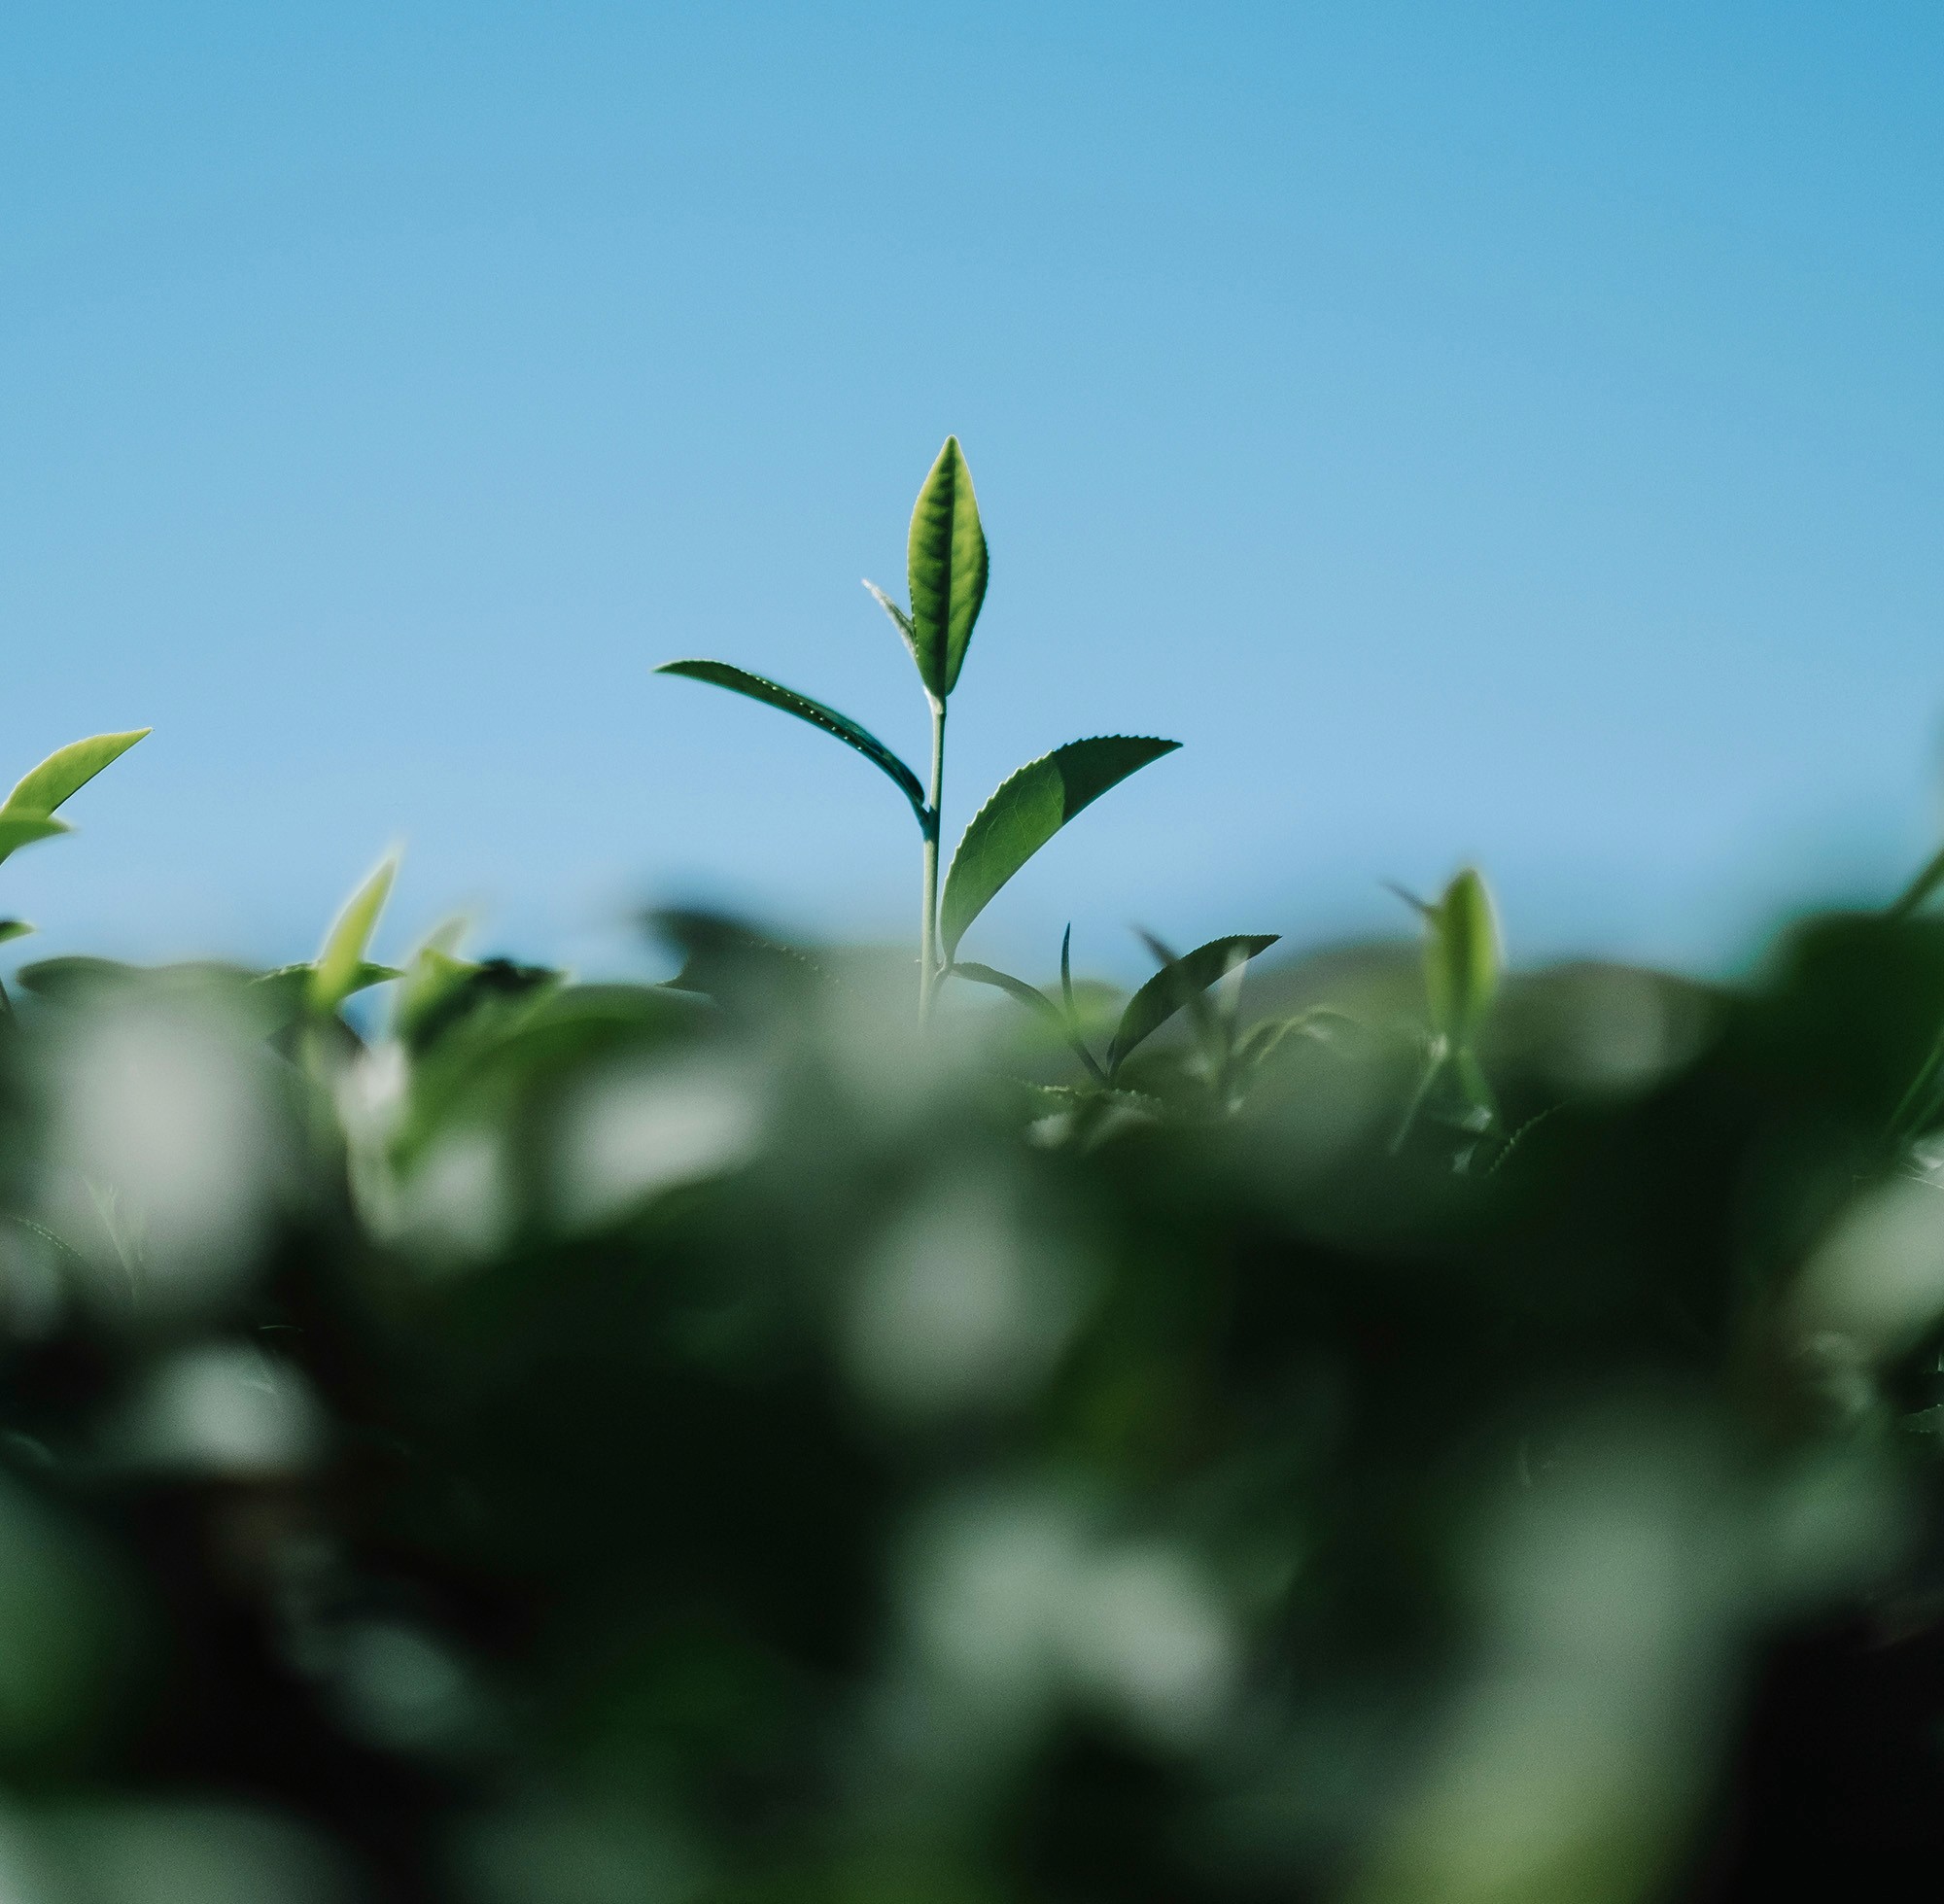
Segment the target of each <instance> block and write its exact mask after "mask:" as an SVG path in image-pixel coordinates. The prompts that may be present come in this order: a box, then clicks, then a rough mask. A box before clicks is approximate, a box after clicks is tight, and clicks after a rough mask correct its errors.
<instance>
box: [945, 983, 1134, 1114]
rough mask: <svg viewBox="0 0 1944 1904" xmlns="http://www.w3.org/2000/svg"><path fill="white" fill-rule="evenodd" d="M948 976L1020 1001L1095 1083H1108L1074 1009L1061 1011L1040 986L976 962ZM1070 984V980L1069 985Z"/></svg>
mask: <svg viewBox="0 0 1944 1904" xmlns="http://www.w3.org/2000/svg"><path fill="white" fill-rule="evenodd" d="M945 970H946V975H947V977H957V978H961V979H971V980H974V981H975V982H976V983H977V984H979V985H982V986H991V987H994V989H996V990H999V991H1003V992H1004V993H1006V995H1007V996H1008V997H1010V998H1015V999H1017V1000H1018V1001H1019V1002H1020V1003H1021V1004H1022V1005H1024V1007H1025V1008H1026V1009H1027V1010H1028V1011H1029V1012H1032V1013H1033V1014H1034V1015H1035V1016H1037V1017H1039V1018H1042V1019H1044V1020H1045V1021H1047V1023H1048V1024H1050V1025H1051V1026H1052V1027H1053V1028H1054V1030H1056V1031H1057V1032H1059V1036H1060V1038H1061V1040H1062V1041H1063V1042H1064V1043H1065V1044H1066V1045H1068V1046H1069V1047H1071V1049H1072V1052H1073V1055H1074V1056H1076V1057H1077V1058H1079V1060H1080V1061H1081V1063H1082V1064H1084V1065H1085V1066H1086V1067H1087V1073H1088V1075H1089V1076H1090V1077H1091V1078H1093V1080H1094V1082H1095V1083H1096V1084H1102V1085H1104V1084H1105V1083H1106V1082H1107V1077H1106V1073H1105V1072H1103V1071H1102V1070H1101V1069H1100V1066H1099V1064H1098V1062H1097V1061H1096V1060H1095V1058H1094V1054H1093V1053H1092V1052H1091V1051H1089V1050H1088V1049H1087V1041H1086V1040H1085V1039H1084V1038H1083V1037H1081V1035H1080V1024H1079V1021H1078V1020H1077V1018H1076V1017H1075V1016H1074V1014H1073V1012H1072V1010H1071V1009H1070V1007H1069V1009H1068V1010H1066V1011H1061V1010H1060V1008H1059V1006H1058V1005H1056V1004H1055V1003H1054V1002H1053V1000H1052V999H1051V998H1049V997H1048V996H1047V995H1046V993H1045V992H1043V991H1041V990H1040V988H1039V987H1037V986H1029V985H1027V984H1026V982H1025V981H1024V979H1016V978H1014V977H1013V976H1012V974H1011V973H1010V972H1001V971H999V970H998V969H997V968H996V967H994V966H990V965H981V964H979V963H978V962H977V961H976V960H973V959H967V960H965V961H964V962H963V963H960V964H955V965H948V966H947V967H946V968H945ZM1068 983H1069V985H1070V983H1071V982H1070V981H1069V982H1068Z"/></svg>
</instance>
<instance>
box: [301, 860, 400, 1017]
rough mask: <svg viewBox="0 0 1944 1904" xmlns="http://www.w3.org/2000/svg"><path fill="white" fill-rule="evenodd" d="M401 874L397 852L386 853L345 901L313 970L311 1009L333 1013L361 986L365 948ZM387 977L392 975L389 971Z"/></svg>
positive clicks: (309, 990)
mask: <svg viewBox="0 0 1944 1904" xmlns="http://www.w3.org/2000/svg"><path fill="white" fill-rule="evenodd" d="M398 874H399V856H398V854H397V853H387V854H386V856H385V857H384V858H383V859H382V860H380V861H379V863H378V865H377V867H376V869H375V870H374V871H373V872H372V874H371V876H370V878H368V879H367V880H366V881H365V882H364V884H363V885H361V886H360V887H359V888H358V890H357V891H356V892H354V893H353V894H352V895H351V897H350V898H349V899H347V900H346V901H345V902H344V910H343V911H342V912H341V913H339V914H338V916H337V917H336V919H335V920H334V921H333V922H332V924H331V928H330V931H329V932H328V933H326V934H325V939H324V946H323V949H322V950H321V951H320V952H318V955H317V963H316V965H315V966H314V967H313V968H312V971H311V975H310V983H309V985H308V987H306V1002H307V1003H308V1004H309V1006H310V1009H311V1010H312V1011H314V1012H318V1013H325V1012H334V1011H336V1009H337V1008H338V1006H340V1005H341V1004H343V1003H344V1001H345V1000H346V999H347V998H349V997H350V996H351V994H352V993H353V992H354V991H356V990H358V989H359V985H360V980H361V978H362V975H363V974H364V969H365V964H366V960H365V957H364V953H365V951H366V949H367V948H368V947H369V946H370V943H371V934H372V932H373V931H374V930H376V928H377V924H378V915H379V914H380V913H381V912H383V911H384V910H385V901H386V900H387V899H388V898H390V897H391V892H392V882H393V881H394V880H395V879H397V878H398ZM387 976H388V977H389V976H391V974H390V973H389V972H388V973H387Z"/></svg>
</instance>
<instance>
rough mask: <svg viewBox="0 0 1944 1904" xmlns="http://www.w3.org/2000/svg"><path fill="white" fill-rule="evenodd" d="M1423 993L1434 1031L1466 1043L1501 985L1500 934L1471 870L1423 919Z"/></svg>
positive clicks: (1480, 883)
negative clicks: (1429, 1009) (1424, 928)
mask: <svg viewBox="0 0 1944 1904" xmlns="http://www.w3.org/2000/svg"><path fill="white" fill-rule="evenodd" d="M1424 983H1425V992H1426V996H1427V998H1428V1000H1429V1003H1430V1007H1431V1023H1432V1028H1433V1030H1435V1031H1437V1032H1439V1033H1441V1035H1442V1036H1444V1037H1446V1038H1449V1039H1450V1040H1451V1041H1452V1043H1453V1044H1454V1045H1463V1044H1465V1043H1467V1042H1468V1041H1469V1040H1470V1038H1471V1036H1472V1033H1473V1032H1474V1031H1475V1029H1476V1028H1477V1025H1478V1022H1479V1021H1480V1020H1481V1019H1482V1018H1483V1017H1484V1015H1485V1008H1486V1007H1487V1006H1488V1005H1490V1003H1491V1002H1492V994H1493V993H1494V992H1495V991H1496V990H1497V989H1498V984H1499V932H1498V924H1497V921H1496V920H1495V919H1494V917H1493V916H1492V898H1491V894H1490V893H1489V892H1487V891H1486V889H1485V883H1484V881H1483V880H1482V879H1481V878H1479V876H1478V874H1477V872H1476V871H1475V869H1474V868H1473V867H1470V866H1468V867H1466V868H1465V869H1464V871H1463V872H1461V873H1459V874H1458V875H1457V877H1456V878H1454V879H1453V880H1452V882H1451V883H1450V884H1449V885H1447V886H1446V887H1445V888H1444V891H1443V894H1442V896H1441V898H1440V899H1439V901H1438V904H1437V905H1436V906H1434V907H1433V908H1432V909H1431V912H1430V914H1429V916H1428V918H1427V930H1426V934H1425V942H1424Z"/></svg>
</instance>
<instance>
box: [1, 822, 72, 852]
mask: <svg viewBox="0 0 1944 1904" xmlns="http://www.w3.org/2000/svg"><path fill="white" fill-rule="evenodd" d="M73 831H74V828H73V827H71V826H69V825H68V823H67V822H66V821H65V820H61V819H54V818H52V816H50V815H49V814H9V813H0V859H5V858H6V857H7V856H8V855H9V854H10V853H15V852H17V851H19V849H20V848H22V847H27V846H32V845H33V843H34V842H35V841H36V840H52V838H53V836H54V835H55V834H56V833H72V832H73Z"/></svg>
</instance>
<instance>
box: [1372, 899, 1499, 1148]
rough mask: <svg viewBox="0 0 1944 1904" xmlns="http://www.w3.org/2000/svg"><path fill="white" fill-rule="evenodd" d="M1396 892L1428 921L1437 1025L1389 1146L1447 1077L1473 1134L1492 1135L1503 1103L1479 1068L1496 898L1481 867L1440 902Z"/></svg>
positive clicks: (1428, 987) (1429, 1004)
mask: <svg viewBox="0 0 1944 1904" xmlns="http://www.w3.org/2000/svg"><path fill="white" fill-rule="evenodd" d="M1391 890H1392V891H1393V892H1395V893H1396V894H1397V895H1398V897H1399V898H1400V899H1402V900H1403V901H1404V902H1405V904H1406V905H1407V906H1409V907H1411V908H1412V909H1413V910H1414V911H1415V912H1416V913H1417V915H1418V917H1420V918H1422V919H1423V921H1424V995H1425V1006H1426V1010H1427V1013H1428V1015H1429V1017H1430V1021H1431V1037H1430V1042H1429V1044H1428V1045H1427V1047H1426V1050H1425V1059H1424V1071H1423V1074H1422V1075H1421V1076H1420V1077H1419V1079H1418V1084H1417V1089H1416V1090H1415V1091H1414V1092H1412V1094H1411V1099H1410V1103H1409V1104H1408V1106H1407V1107H1406V1110H1405V1115H1404V1122H1403V1123H1402V1124H1401V1125H1399V1126H1398V1132H1397V1136H1396V1138H1395V1139H1394V1140H1393V1142H1392V1145H1391V1148H1392V1149H1393V1150H1400V1149H1402V1148H1403V1146H1404V1141H1405V1139H1406V1137H1407V1136H1408V1135H1409V1134H1410V1128H1411V1125H1413V1124H1415V1123H1416V1122H1417V1117H1418V1113H1419V1112H1420V1111H1422V1110H1423V1108H1424V1105H1425V1102H1426V1100H1427V1099H1428V1098H1429V1097H1430V1095H1431V1091H1432V1088H1433V1087H1434V1086H1435V1085H1437V1084H1438V1083H1439V1082H1440V1080H1441V1079H1442V1078H1444V1077H1445V1076H1446V1074H1447V1073H1448V1074H1449V1075H1450V1077H1451V1078H1452V1079H1453V1080H1454V1081H1455V1082H1456V1084H1457V1087H1458V1092H1459V1095H1460V1096H1461V1098H1462V1099H1463V1101H1464V1105H1465V1111H1464V1120H1463V1121H1464V1123H1465V1125H1466V1127H1467V1128H1469V1129H1472V1130H1475V1131H1484V1130H1489V1129H1490V1128H1491V1126H1492V1124H1493V1122H1494V1121H1495V1120H1496V1119H1497V1117H1498V1104H1497V1100H1496V1099H1495V1098H1494V1097H1493V1095H1492V1088H1491V1086H1490V1084H1488V1083H1487V1082H1486V1079H1485V1073H1484V1068H1483V1067H1482V1066H1481V1065H1480V1064H1479V1062H1478V1054H1477V1048H1476V1038H1477V1032H1478V1027H1479V1026H1480V1025H1481V1024H1482V1023H1483V1022H1484V1018H1485V1012H1486V1010H1487V1008H1488V1007H1489V1006H1490V1004H1491V1002H1492V996H1493V994H1494V993H1495V992H1496V991H1497V990H1498V988H1499V972H1500V967H1501V964H1502V958H1501V954H1500V951H1499V925H1498V919H1497V917H1496V916H1495V914H1494V913H1493V910H1492V895H1491V893H1490V892H1489V891H1488V890H1487V889H1486V886H1485V882H1484V880H1483V878H1482V877H1481V876H1480V875H1479V873H1478V871H1477V869H1476V868H1475V867H1471V866H1467V867H1465V868H1464V869H1463V870H1462V871H1461V872H1459V873H1458V874H1457V875H1455V876H1454V877H1453V879H1452V881H1451V883H1450V884H1449V885H1447V886H1446V887H1445V888H1444V890H1443V891H1442V892H1441V894H1440V895H1439V896H1438V899H1437V902H1436V903H1435V904H1429V903H1427V902H1426V901H1424V900H1422V899H1419V898H1418V897H1417V896H1416V895H1415V894H1413V893H1409V892H1406V890H1405V889H1404V888H1403V887H1402V886H1393V887H1392V888H1391Z"/></svg>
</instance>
